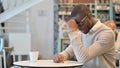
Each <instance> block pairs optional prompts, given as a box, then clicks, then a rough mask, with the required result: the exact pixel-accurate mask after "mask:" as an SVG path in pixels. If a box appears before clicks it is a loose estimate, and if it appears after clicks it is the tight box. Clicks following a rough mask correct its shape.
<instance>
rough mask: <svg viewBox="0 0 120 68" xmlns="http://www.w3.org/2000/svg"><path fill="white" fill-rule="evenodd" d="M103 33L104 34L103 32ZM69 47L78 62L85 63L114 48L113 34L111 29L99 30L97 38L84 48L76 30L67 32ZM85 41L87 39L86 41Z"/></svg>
mask: <svg viewBox="0 0 120 68" xmlns="http://www.w3.org/2000/svg"><path fill="white" fill-rule="evenodd" d="M103 33H104V34H103ZM69 37H70V40H71V47H72V48H73V52H74V54H75V56H76V58H77V60H78V61H79V62H82V63H85V62H87V61H89V60H90V59H92V58H95V57H96V56H99V55H101V54H104V53H106V52H108V51H109V50H111V49H112V48H114V46H113V45H114V40H115V39H114V38H115V37H114V34H113V33H112V32H111V31H106V32H101V33H99V35H98V39H97V40H96V41H95V42H94V43H93V44H91V45H90V46H89V47H88V48H86V47H85V46H84V45H83V44H82V42H81V38H80V34H79V32H78V31H74V32H71V33H69ZM86 43H87V41H86Z"/></svg>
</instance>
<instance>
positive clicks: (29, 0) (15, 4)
mask: <svg viewBox="0 0 120 68" xmlns="http://www.w3.org/2000/svg"><path fill="white" fill-rule="evenodd" d="M41 1H42V0H2V3H3V7H4V9H5V12H3V13H1V14H0V23H1V22H4V21H6V20H8V19H10V18H11V17H13V16H15V15H17V14H19V13H20V12H22V11H25V10H26V9H29V8H30V7H32V6H34V5H36V4H38V3H40V2H41Z"/></svg>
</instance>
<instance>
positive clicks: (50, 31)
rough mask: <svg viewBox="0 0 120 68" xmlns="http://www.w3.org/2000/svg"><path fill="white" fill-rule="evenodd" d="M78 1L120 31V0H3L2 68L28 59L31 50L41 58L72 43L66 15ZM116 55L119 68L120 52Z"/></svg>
mask: <svg viewBox="0 0 120 68" xmlns="http://www.w3.org/2000/svg"><path fill="white" fill-rule="evenodd" d="M79 4H83V5H86V6H87V7H89V9H90V11H91V12H92V15H93V17H95V18H98V19H100V21H101V22H102V23H103V22H106V21H109V20H112V21H114V22H115V29H116V31H117V32H118V33H119V31H120V0H0V68H14V66H15V65H14V64H13V63H14V62H19V61H24V60H29V59H30V57H29V52H31V51H37V52H39V57H38V59H39V60H40V59H53V57H54V55H55V54H57V53H60V52H62V51H64V50H65V49H66V48H67V47H68V46H69V44H70V39H69V36H68V33H67V31H66V28H67V27H66V25H65V23H66V20H69V19H66V18H67V17H69V16H70V14H71V11H72V9H73V7H74V6H76V5H79ZM117 45H118V47H119V46H120V39H119V40H118V44H117ZM118 51H119V49H118ZM115 58H116V66H117V68H120V61H119V60H120V52H116V55H115ZM15 68H18V67H17V66H16V67H15Z"/></svg>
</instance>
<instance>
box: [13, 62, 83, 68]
mask: <svg viewBox="0 0 120 68" xmlns="http://www.w3.org/2000/svg"><path fill="white" fill-rule="evenodd" d="M13 64H14V65H15V66H20V67H34V68H62V67H78V66H79V67H82V65H83V63H79V62H77V61H69V60H68V61H64V63H54V62H53V60H38V61H37V62H30V61H19V62H14V63H13Z"/></svg>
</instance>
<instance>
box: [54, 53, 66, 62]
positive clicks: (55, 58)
mask: <svg viewBox="0 0 120 68" xmlns="http://www.w3.org/2000/svg"><path fill="white" fill-rule="evenodd" d="M53 60H54V62H56V63H60V62H62V63H64V57H63V56H62V55H61V54H56V55H55V56H54V58H53Z"/></svg>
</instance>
